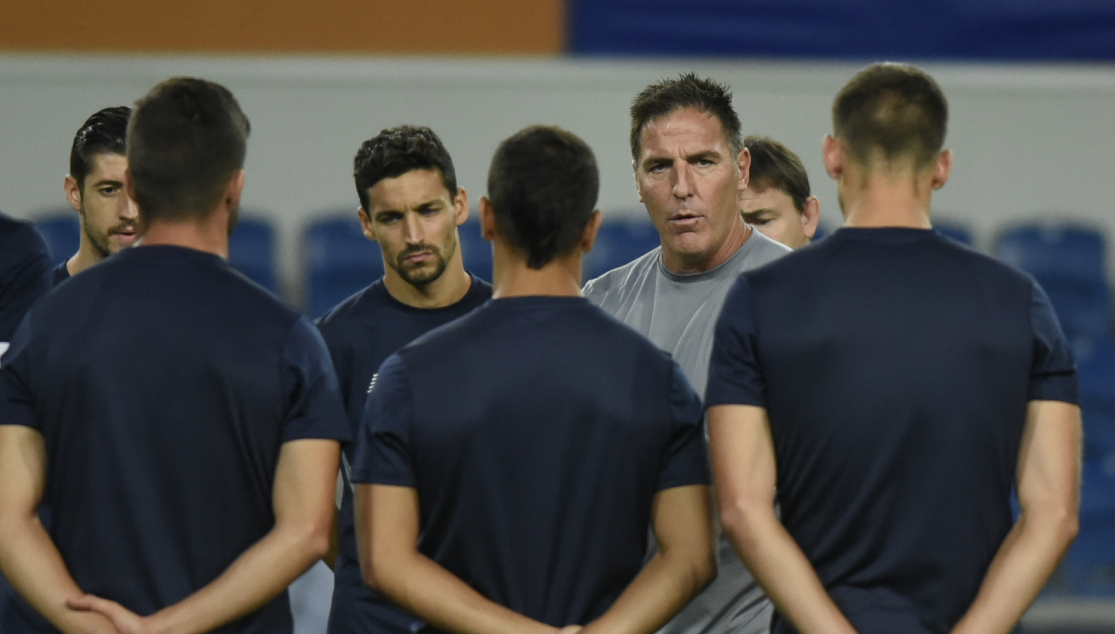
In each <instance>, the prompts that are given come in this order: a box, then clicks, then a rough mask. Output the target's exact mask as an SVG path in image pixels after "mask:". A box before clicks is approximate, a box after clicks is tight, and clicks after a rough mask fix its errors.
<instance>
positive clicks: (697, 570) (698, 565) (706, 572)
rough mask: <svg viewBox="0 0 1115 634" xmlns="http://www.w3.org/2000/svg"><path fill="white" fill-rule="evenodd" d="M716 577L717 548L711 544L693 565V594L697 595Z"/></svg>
mask: <svg viewBox="0 0 1115 634" xmlns="http://www.w3.org/2000/svg"><path fill="white" fill-rule="evenodd" d="M713 579H716V548H715V547H714V546H713V544H711V543H710V544H709V547H708V548H707V549H706V552H705V553H704V556H701V557H698V558H697V560H696V561H695V562H694V565H693V595H694V596H696V595H698V594H700V593H701V591H702V590H704V589H705V588H707V587H708V586H709V584H710V583H712V581H713Z"/></svg>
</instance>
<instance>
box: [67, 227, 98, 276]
mask: <svg viewBox="0 0 1115 634" xmlns="http://www.w3.org/2000/svg"><path fill="white" fill-rule="evenodd" d="M103 259H104V257H103V256H102V255H101V254H100V253H99V252H98V251H97V250H96V249H94V248H93V244H92V242H91V241H90V240H89V238H88V236H86V235H85V231H84V230H83V231H82V232H81V246H79V247H78V249H77V253H75V254H73V256H72V257H71V258H70V259H69V260H66V270H67V271H68V272H69V273H70V275H71V276H73V275H77V274H78V273H81V272H82V271H84V270H85V269H87V268H89V267H91V266H93V265H94V264H97V263H98V262H100V261H101V260H103Z"/></svg>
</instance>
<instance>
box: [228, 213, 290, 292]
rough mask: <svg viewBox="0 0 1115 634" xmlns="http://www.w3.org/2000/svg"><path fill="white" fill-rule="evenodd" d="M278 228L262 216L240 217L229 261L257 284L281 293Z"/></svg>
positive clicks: (229, 244)
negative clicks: (277, 261) (278, 270)
mask: <svg viewBox="0 0 1115 634" xmlns="http://www.w3.org/2000/svg"><path fill="white" fill-rule="evenodd" d="M275 241H276V237H275V227H274V225H272V224H271V222H270V221H269V220H268V219H267V218H266V217H265V216H263V215H261V214H245V215H241V216H240V219H239V221H238V222H237V223H236V228H235V229H233V231H232V235H230V236H229V238H228V261H229V264H232V266H234V267H236V269H237V270H238V271H240V272H241V273H243V274H244V275H246V276H247V277H248V279H250V280H252V281H253V282H255V283H256V284H259V285H260V286H262V287H264V288H266V289H267V290H269V291H271V292H272V293H275V294H278V293H279V275H278V272H277V270H276V260H275Z"/></svg>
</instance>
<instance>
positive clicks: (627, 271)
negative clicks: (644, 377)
mask: <svg viewBox="0 0 1115 634" xmlns="http://www.w3.org/2000/svg"><path fill="white" fill-rule="evenodd" d="M789 252H790V249H789V248H788V247H786V246H784V245H782V244H780V243H778V242H775V241H774V240H771V239H770V238H768V237H766V236H764V235H763V234H761V233H759V232H758V231H752V232H751V236H750V237H748V238H747V242H744V243H743V246H741V247H740V248H739V250H738V251H736V252H735V253H733V254H732V257H730V258H728V259H727V261H725V262H724V263H723V264H721V265H720V266H718V267H716V268H715V269H712V270H711V271H704V272H702V273H693V274H689V275H679V274H677V273H673V272H671V271H670V270H669V269H667V268H666V265H665V264H663V262H662V247H658V248H656V249H654V250H653V251H651V252H650V253H647V254H646V255H644V256H642V257H640V258H638V259H636V260H634V261H632V262H630V263H628V264H625V265H623V266H621V267H619V268H616V269H613V270H611V271H609V272H607V273H605V274H604V275H601V276H600V277H598V278H596V279H594V280H590V281H589V283H588V284H585V288H584V294H585V297H587V298H588V299H589V300H590V301H592V303H594V304H596V305H597V306H600V308H602V309H604V311H605V312H607V313H609V314H611V315H612V316H613V317H616V318H617V319H619V320H620V321H622V322H623V323H625V324H627V325H628V326H631V327H632V328H634V329H635V330H637V331H639V332H640V333H642V334H644V335H646V337H647V338H648V339H650V340H651V341H652V342H654V344H655V345H657V346H658V347H659V348H661V349H662V350H665V351H666V352H669V353H670V354H672V355H673V356H674V359H676V360H677V362H678V364H679V365H681V367H682V369H683V370H685V375H686V378H688V379H689V382H690V383H692V384H693V389H695V390H697V393H698V394H700V395H702V397H703V396H704V393H705V385H706V383H708V365H709V357H710V355H711V354H712V340H713V335H714V334H715V330H716V320H717V318H719V317H720V309H721V307H722V306H723V305H724V298H725V296H726V295H727V294H728V291H729V290H730V289H731V288H732V283H733V282H735V281H736V278H737V277H739V274H740V273H742V272H744V271H749V270H751V269H755V268H758V267H760V266H762V265H764V264H766V263H768V262H771V261H773V260H776V259H778V258H779V257H781V256H783V255H785V254H787V253H789ZM717 533H718V534H719V537H718V539H717V555H718V557H717V558H718V560H719V573H718V574H717V577H716V580H715V581H713V582H712V584H710V585H709V587H708V588H706V589H705V591H704V592H702V593H701V594H699V595H697V597H695V598H694V599H693V601H691V602H690V603H689V605H687V606H686V607H685V609H683V610H682V611H681V612H679V613H678V615H677V616H675V617H674V619H673V620H672V621H670V622H669V623H667V624H666V625H665V627H663V628H662V629H661V630H659V634H759V633H761V632H767V631H768V630H769V629H770V616H771V609H772V608H771V605H770V601H769V600H768V599H767V598H766V596H765V595H764V594H763V591H762V590H761V589H760V588H759V586H758V585H757V584H756V583H755V580H754V579H753V578H752V577H751V573H749V572H748V571H747V568H745V567H744V565H743V562H741V561H740V559H739V557H738V556H737V555H736V553H735V551H734V550H733V549H732V546H731V544H730V543H729V542H728V540H727V538H726V537H725V536H724V535H723V534H721V532H720V531H719V530H718V531H717Z"/></svg>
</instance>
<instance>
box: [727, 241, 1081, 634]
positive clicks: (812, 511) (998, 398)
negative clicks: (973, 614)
mask: <svg viewBox="0 0 1115 634" xmlns="http://www.w3.org/2000/svg"><path fill="white" fill-rule="evenodd" d="M1036 399H1040V400H1058V401H1067V402H1070V403H1075V402H1076V375H1075V369H1074V365H1073V360H1072V356H1071V354H1070V351H1069V347H1068V344H1067V342H1066V341H1065V338H1064V336H1063V334H1062V333H1061V330H1060V327H1059V326H1058V324H1057V320H1056V318H1055V316H1054V314H1053V311H1052V309H1051V308H1050V305H1049V301H1048V299H1047V298H1046V296H1045V294H1044V293H1043V292H1042V290H1041V289H1040V288H1039V287H1038V286H1037V284H1036V283H1035V282H1034V281H1033V279H1032V278H1030V277H1029V276H1027V275H1025V274H1023V273H1021V272H1019V271H1016V270H1014V269H1011V268H1009V267H1007V266H1006V265H1004V264H1002V263H1000V262H998V261H996V260H994V259H992V258H990V257H988V256H985V255H982V254H980V253H977V252H975V251H972V250H970V249H968V248H967V247H964V246H962V245H960V244H958V243H956V242H953V241H952V240H949V239H947V238H945V237H943V236H941V235H939V234H937V233H935V232H933V231H931V230H927V229H926V230H919V229H906V228H882V229H859V228H844V229H840V230H838V231H837V232H835V233H834V234H833V235H832V236H830V237H828V238H826V239H825V240H822V241H820V242H817V243H815V244H813V245H810V246H808V247H806V248H804V249H801V250H799V251H797V252H795V253H792V254H790V255H788V256H786V257H785V258H782V259H781V260H778V261H777V262H774V263H772V264H771V265H769V266H766V267H763V268H761V269H759V270H756V271H753V272H748V273H745V274H744V275H742V276H741V277H740V279H739V280H738V281H737V282H736V285H735V287H734V288H733V289H732V291H731V293H730V294H729V296H728V299H727V301H726V302H725V304H724V310H723V312H722V314H721V317H720V322H719V324H718V326H717V333H716V342H715V345H714V349H713V356H712V362H711V364H710V379H709V385H708V392H707V402H706V404H707V405H708V406H710V407H711V406H714V405H723V404H743V405H755V406H759V407H763V408H765V409H766V410H767V413H768V415H769V418H770V427H771V432H772V435H773V439H774V449H775V455H776V458H777V465H778V466H777V469H778V500H779V502H780V504H781V509H782V522H783V524H784V525H785V526H786V529H787V530H788V531H789V532H790V534H791V535H792V536H793V537H794V539H795V540H796V541H797V543H798V545H799V546H801V548H802V550H803V551H804V552H805V554H806V556H807V557H808V558H809V561H810V562H811V563H812V564H813V567H814V568H815V569H816V571H817V573H818V575H819V576H820V578H821V581H822V583H823V584H824V586H825V587H826V588H827V589H828V592H829V594H830V595H831V596H832V598H833V599H834V600H835V601H836V603H837V605H839V606H840V608H841V610H842V611H843V612H844V614H845V615H847V616H848V618H849V620H851V622H852V624H853V625H854V626H855V627H856V629H857V631H859V632H860V633H861V634H876V633H883V632H888V633H889V632H897V631H901V632H906V633H917V632H935V633H936V632H948V631H949V630H950V629H951V628H952V626H953V625H955V624H956V622H957V621H958V620H959V619H960V617H961V616H962V615H963V614H964V612H965V611H967V609H968V607H969V606H970V605H971V603H972V601H973V599H974V598H975V595H976V592H977V590H978V588H979V585H980V583H981V582H982V580H983V577H984V574H985V573H986V571H987V568H988V565H989V564H990V562H991V560H992V558H993V557H994V556H995V554H996V552H997V551H998V549H999V546H1000V545H1001V544H1002V542H1003V539H1004V537H1005V536H1006V534H1007V532H1008V531H1009V530H1010V528H1011V526H1012V518H1011V510H1010V503H1009V499H1010V494H1011V491H1012V487H1013V484H1014V476H1015V467H1016V464H1017V462H1018V451H1019V446H1020V442H1021V436H1022V429H1023V424H1024V422H1025V418H1026V409H1027V404H1028V403H1029V401H1031V400H1036ZM791 631H792V628H791V627H790V625H789V623H788V622H787V621H785V620H784V619H780V618H778V617H776V618H775V628H774V632H776V633H782V632H791Z"/></svg>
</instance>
